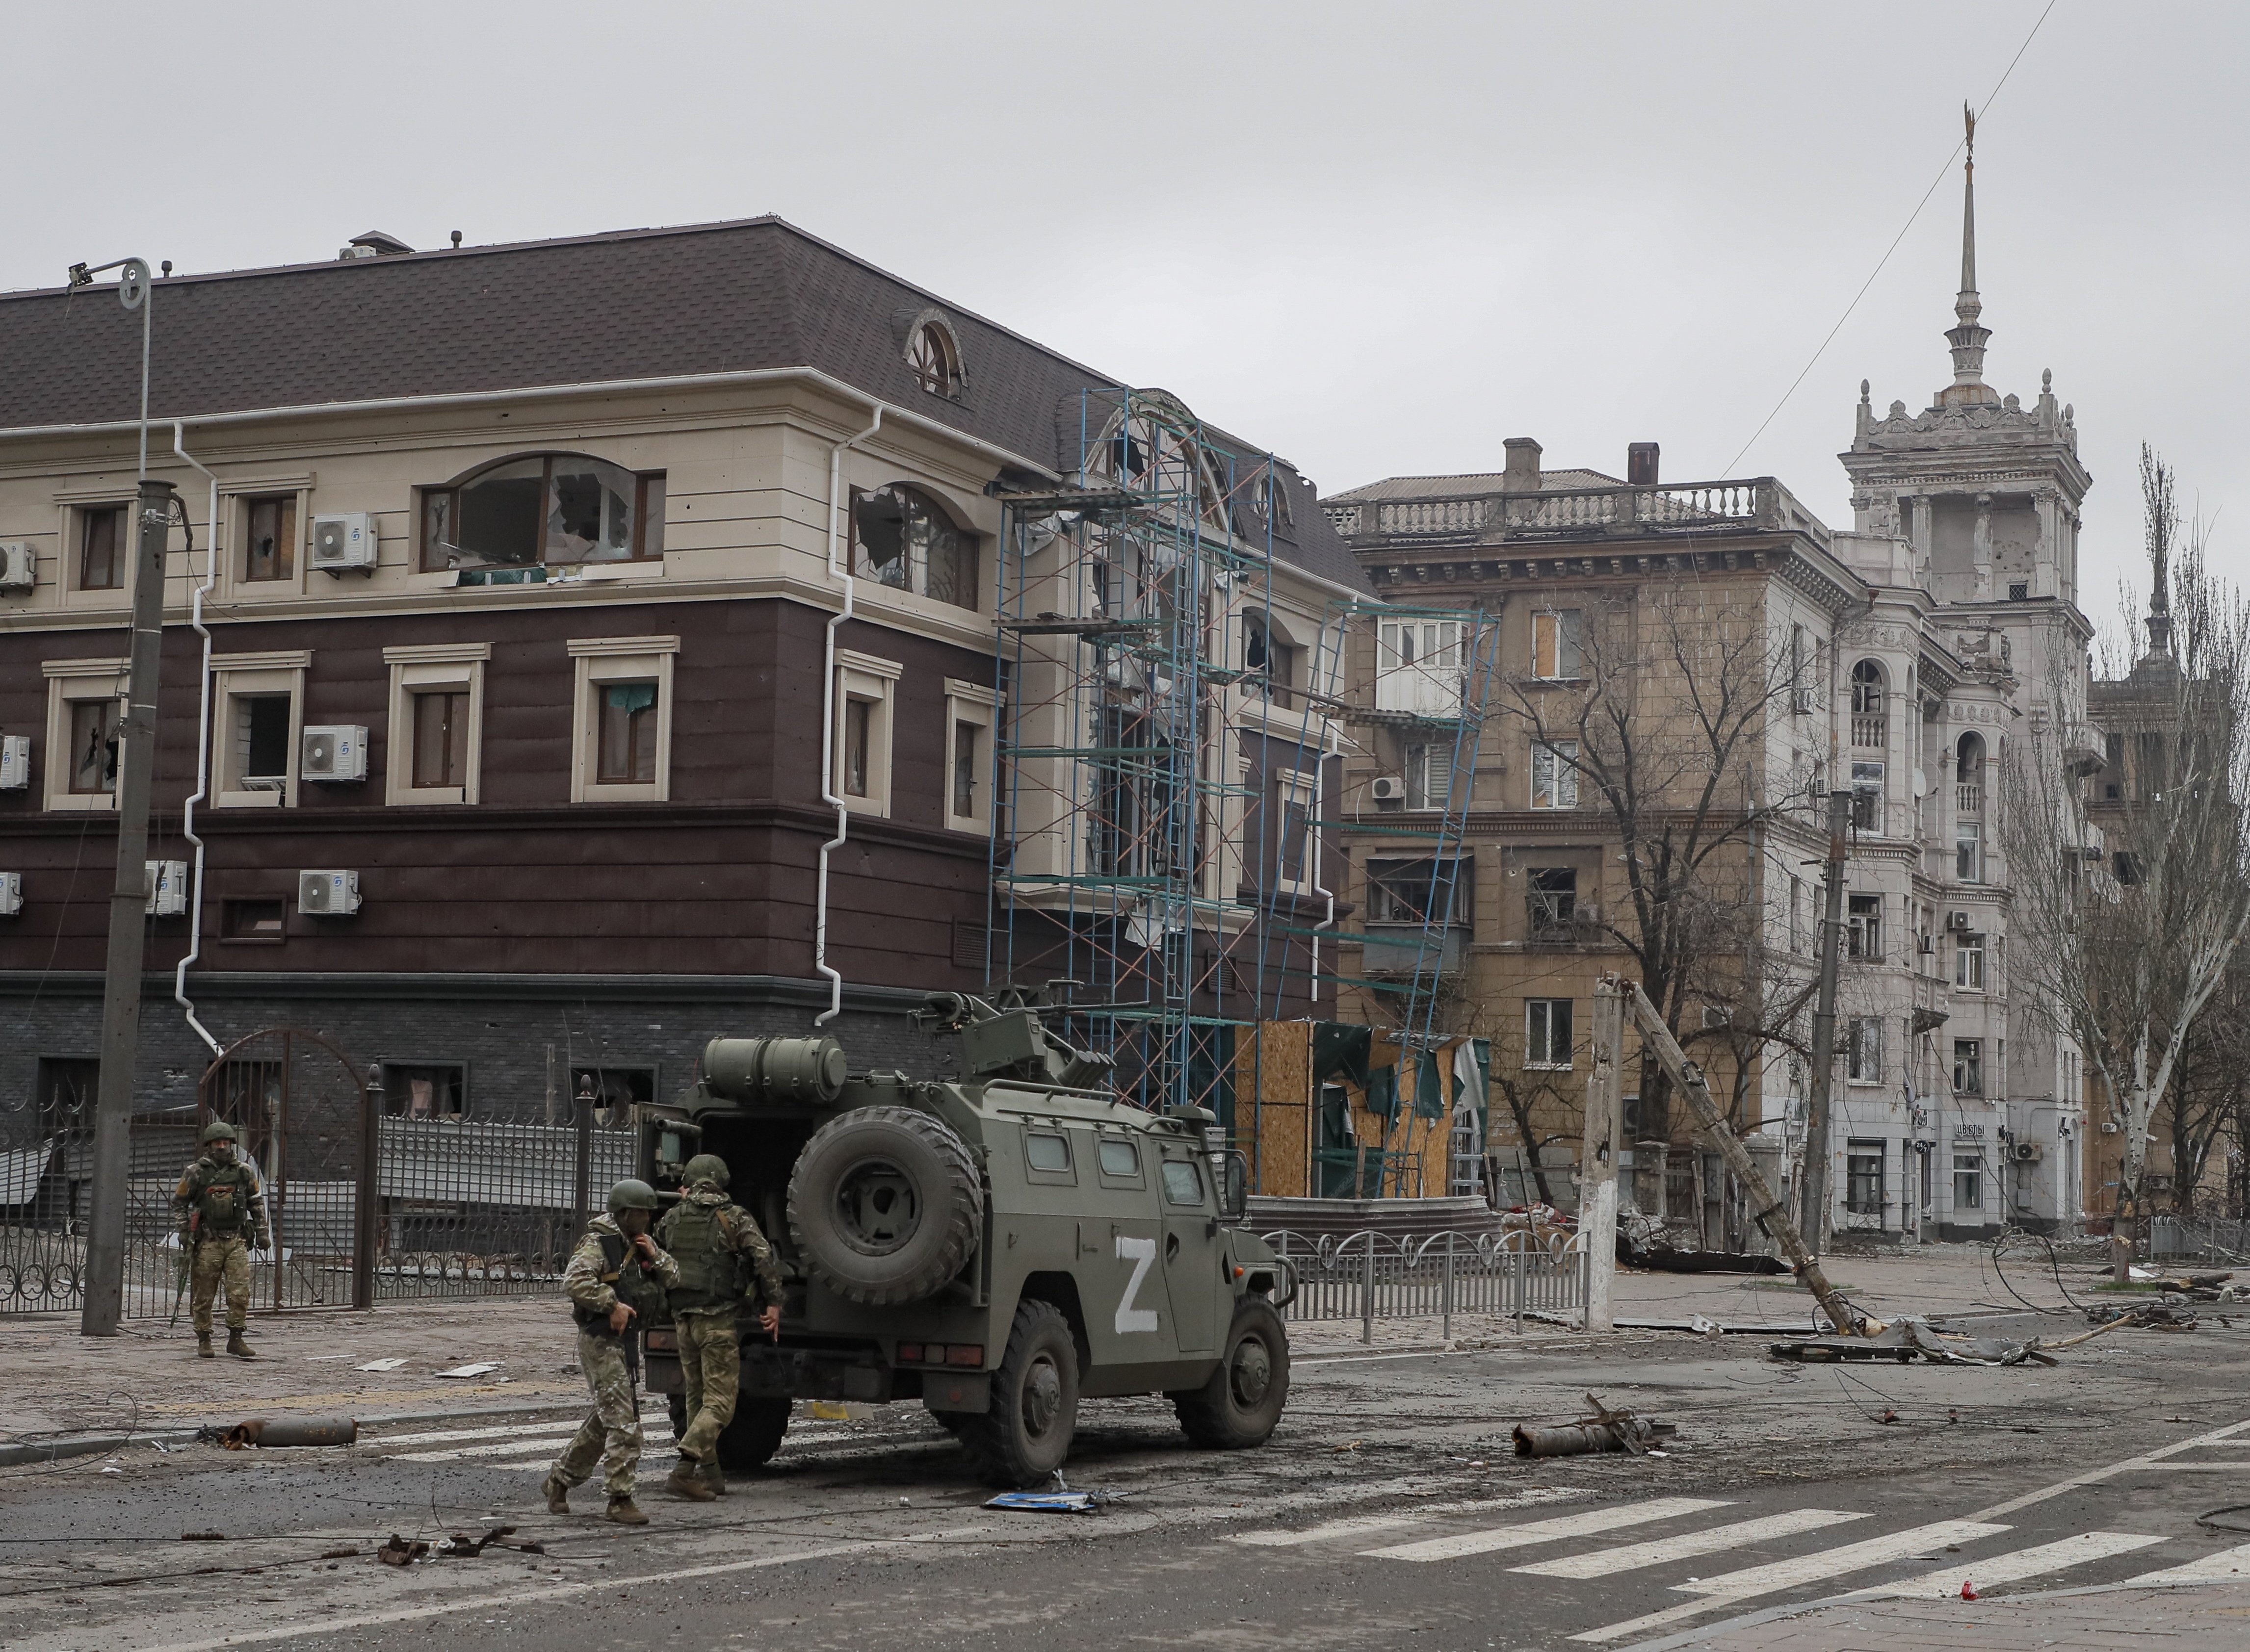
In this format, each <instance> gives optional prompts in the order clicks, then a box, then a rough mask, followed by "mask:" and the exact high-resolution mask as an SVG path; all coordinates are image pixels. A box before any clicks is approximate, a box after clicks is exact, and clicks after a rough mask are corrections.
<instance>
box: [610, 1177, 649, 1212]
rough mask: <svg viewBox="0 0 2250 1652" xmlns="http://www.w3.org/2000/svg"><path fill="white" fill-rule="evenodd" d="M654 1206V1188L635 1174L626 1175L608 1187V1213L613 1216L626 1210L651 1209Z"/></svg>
mask: <svg viewBox="0 0 2250 1652" xmlns="http://www.w3.org/2000/svg"><path fill="white" fill-rule="evenodd" d="M655 1208H657V1205H656V1189H655V1188H653V1187H650V1186H649V1185H648V1184H647V1183H646V1182H645V1181H643V1180H640V1179H639V1178H638V1177H637V1176H627V1177H626V1178H625V1180H623V1181H620V1182H617V1183H614V1184H612V1185H611V1188H610V1214H611V1215H613V1216H615V1215H623V1214H624V1213H625V1211H628V1210H653V1209H655Z"/></svg>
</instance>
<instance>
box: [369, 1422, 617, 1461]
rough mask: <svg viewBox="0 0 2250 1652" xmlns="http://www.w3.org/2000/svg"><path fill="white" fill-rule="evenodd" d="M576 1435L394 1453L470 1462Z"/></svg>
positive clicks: (554, 1444) (553, 1447)
mask: <svg viewBox="0 0 2250 1652" xmlns="http://www.w3.org/2000/svg"><path fill="white" fill-rule="evenodd" d="M643 1432H645V1430H644V1431H643ZM576 1437H577V1430H576V1429H575V1428H573V1429H572V1430H571V1431H570V1432H569V1434H559V1435H548V1436H547V1437H546V1438H544V1439H540V1440H499V1441H494V1442H492V1443H491V1444H489V1445H473V1446H452V1447H449V1448H447V1449H445V1450H442V1451H402V1452H400V1453H399V1454H398V1461H399V1462H401V1463H470V1462H473V1461H475V1460H476V1459H477V1458H479V1457H520V1456H524V1455H526V1454H527V1453H536V1452H542V1451H560V1450H561V1449H563V1447H564V1446H566V1445H569V1443H570V1442H571V1441H572V1440H573V1439H575V1438H576Z"/></svg>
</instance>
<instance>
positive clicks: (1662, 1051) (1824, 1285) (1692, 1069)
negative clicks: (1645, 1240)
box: [1589, 975, 1883, 1337]
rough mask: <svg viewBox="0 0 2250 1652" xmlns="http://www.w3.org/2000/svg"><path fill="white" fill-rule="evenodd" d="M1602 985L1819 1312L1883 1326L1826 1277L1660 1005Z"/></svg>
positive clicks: (1619, 983)
mask: <svg viewBox="0 0 2250 1652" xmlns="http://www.w3.org/2000/svg"><path fill="white" fill-rule="evenodd" d="M1602 988H1608V990H1609V991H1610V992H1611V993H1612V994H1613V995H1616V996H1617V997H1620V998H1622V999H1623V1000H1624V1001H1625V1008H1626V1010H1627V1011H1629V1012H1630V1013H1631V1015H1632V1019H1633V1023H1634V1024H1635V1025H1636V1026H1637V1027H1639V1029H1640V1037H1641V1043H1643V1044H1644V1045H1645V1046H1646V1048H1647V1049H1648V1050H1649V1051H1650V1052H1651V1053H1652V1054H1653V1055H1654V1056H1655V1057H1656V1060H1657V1063H1658V1064H1659V1065H1660V1066H1661V1067H1662V1068H1663V1069H1664V1070H1665V1073H1666V1075H1667V1077H1670V1079H1671V1080H1672V1082H1673V1083H1674V1084H1677V1085H1678V1086H1679V1087H1680V1092H1681V1094H1682V1095H1684V1096H1685V1097H1687V1110H1688V1111H1689V1112H1692V1113H1694V1115H1695V1122H1696V1124H1697V1125H1700V1126H1701V1128H1702V1132H1703V1136H1704V1139H1706V1140H1707V1141H1708V1142H1709V1143H1710V1145H1711V1146H1712V1147H1713V1148H1714V1149H1715V1151H1716V1152H1717V1153H1718V1155H1719V1157H1720V1158H1722V1159H1723V1160H1726V1161H1727V1168H1728V1169H1729V1170H1731V1171H1733V1172H1734V1173H1735V1179H1736V1180H1737V1181H1739V1182H1741V1183H1742V1186H1743V1192H1744V1193H1745V1194H1748V1195H1749V1199H1750V1215H1751V1217H1752V1219H1753V1220H1755V1221H1756V1222H1757V1224H1758V1226H1759V1227H1760V1228H1762V1229H1764V1230H1765V1231H1766V1232H1767V1233H1769V1234H1770V1235H1772V1236H1773V1239H1774V1242H1775V1243H1777V1244H1778V1245H1779V1246H1780V1247H1781V1249H1782V1254H1783V1255H1784V1256H1787V1257H1788V1258H1789V1261H1790V1263H1791V1272H1793V1273H1794V1274H1796V1276H1797V1277H1798V1281H1799V1282H1800V1283H1802V1284H1804V1286H1805V1289H1806V1290H1808V1291H1812V1294H1813V1297H1814V1298H1816V1299H1817V1300H1818V1301H1819V1304H1820V1308H1821V1311H1823V1312H1824V1313H1826V1315H1827V1316H1828V1322H1829V1323H1830V1324H1831V1325H1834V1326H1835V1327H1836V1329H1837V1330H1839V1331H1841V1332H1847V1333H1849V1334H1851V1335H1853V1336H1861V1337H1870V1336H1874V1334H1875V1333H1876V1332H1880V1331H1881V1330H1882V1329H1883V1326H1882V1324H1881V1322H1880V1321H1879V1320H1875V1319H1871V1318H1868V1317H1867V1315H1865V1314H1863V1313H1861V1312H1860V1311H1859V1310H1858V1309H1857V1308H1854V1307H1853V1305H1852V1304H1850V1303H1848V1302H1846V1301H1845V1300H1844V1298H1843V1296H1842V1295H1841V1294H1840V1293H1839V1291H1837V1289H1836V1287H1835V1286H1833V1285H1832V1284H1829V1283H1828V1276H1827V1275H1826V1274H1825V1273H1823V1272H1822V1271H1821V1269H1820V1263H1819V1259H1818V1258H1816V1257H1815V1256H1813V1254H1812V1250H1811V1249H1810V1248H1809V1247H1808V1246H1807V1245H1806V1244H1805V1236H1804V1235H1803V1234H1802V1233H1801V1232H1799V1231H1798V1226H1797V1223H1796V1222H1792V1221H1791V1219H1790V1215H1789V1209H1788V1207H1787V1206H1786V1205H1784V1203H1783V1202H1782V1201H1781V1200H1780V1199H1779V1198H1778V1197H1777V1196H1776V1194H1775V1193H1774V1191H1773V1189H1772V1188H1770V1187H1767V1186H1766V1181H1765V1178H1764V1177H1763V1176H1762V1175H1760V1174H1758V1170H1757V1166H1756V1165H1755V1164H1753V1163H1751V1162H1750V1153H1749V1150H1748V1149H1746V1148H1745V1147H1744V1146H1743V1144H1742V1143H1741V1142H1740V1141H1739V1140H1737V1139H1736V1136H1735V1132H1733V1131H1732V1130H1730V1129H1729V1128H1728V1127H1727V1118H1726V1115H1725V1114H1724V1113H1722V1112H1720V1111H1719V1104H1718V1103H1717V1102H1715V1101H1714V1100H1712V1099H1711V1087H1710V1086H1709V1085H1708V1084H1705V1083H1704V1082H1703V1071H1702V1069H1701V1068H1700V1067H1698V1066H1697V1065H1696V1064H1695V1063H1694V1062H1692V1061H1690V1060H1688V1059H1687V1051H1685V1050H1681V1048H1680V1043H1679V1041H1678V1040H1677V1039H1675V1038H1674V1037H1673V1036H1672V1029H1670V1028H1669V1027H1667V1026H1666V1025H1665V1024H1664V1017H1663V1016H1661V1015H1658V1014H1657V1013H1656V1006H1655V1005H1654V1004H1652V1003H1651V1002H1648V995H1647V994H1646V993H1645V992H1643V991H1642V990H1641V988H1640V983H1639V981H1625V980H1623V979H1621V978H1620V977H1618V976H1615V975H1605V976H1604V977H1603V978H1602V983H1601V987H1598V988H1596V989H1595V990H1596V991H1597V993H1599V992H1600V991H1601V990H1602ZM1594 1002H1595V1004H1596V1005H1597V1007H1598V1006H1599V1005H1600V1004H1601V1002H1603V1000H1602V999H1601V998H1600V997H1597V998H1596V999H1595V1001H1594ZM1595 1059H1596V1061H1597V1063H1598V1062H1599V1060H1600V1056H1599V1053H1598V1052H1597V1054H1596V1057H1595ZM1589 1242H1590V1243H1591V1240H1589Z"/></svg>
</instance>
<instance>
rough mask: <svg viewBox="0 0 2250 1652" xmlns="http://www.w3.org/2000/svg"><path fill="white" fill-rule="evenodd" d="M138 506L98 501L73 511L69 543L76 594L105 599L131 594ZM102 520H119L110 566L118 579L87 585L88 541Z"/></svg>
mask: <svg viewBox="0 0 2250 1652" xmlns="http://www.w3.org/2000/svg"><path fill="white" fill-rule="evenodd" d="M137 502H138V501H137V499H121V500H119V501H117V502H115V503H108V502H106V501H100V500H96V501H92V502H89V503H87V504H83V505H78V506H72V509H71V519H70V539H69V540H68V547H69V555H70V589H72V590H73V591H86V592H98V593H101V594H103V595H107V594H108V593H110V592H113V591H114V592H115V593H117V594H118V595H126V594H127V592H128V590H129V589H130V587H131V585H132V574H133V561H134V557H133V552H134V549H135V547H134V544H133V533H132V527H133V510H134V506H135V504H136V503H137ZM98 517H114V519H115V520H116V524H117V527H116V536H115V538H114V540H112V541H111V543H110V547H109V566H110V569H111V571H112V572H113V573H114V574H115V575H116V577H115V578H114V579H113V580H110V581H108V582H107V583H104V584H100V585H93V584H89V583H87V582H86V554H87V549H88V547H87V544H86V541H87V540H88V539H90V538H91V537H92V535H93V525H94V520H95V519H96V518H98Z"/></svg>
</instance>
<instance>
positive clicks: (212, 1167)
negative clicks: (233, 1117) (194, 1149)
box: [172, 1119, 273, 1359]
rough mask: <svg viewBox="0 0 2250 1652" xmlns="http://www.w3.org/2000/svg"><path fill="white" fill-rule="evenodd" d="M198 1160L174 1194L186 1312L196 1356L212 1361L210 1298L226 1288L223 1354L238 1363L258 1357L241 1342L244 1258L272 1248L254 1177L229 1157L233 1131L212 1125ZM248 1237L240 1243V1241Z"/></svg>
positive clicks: (246, 1293) (246, 1277)
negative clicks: (183, 1265) (184, 1260)
mask: <svg viewBox="0 0 2250 1652" xmlns="http://www.w3.org/2000/svg"><path fill="white" fill-rule="evenodd" d="M235 1139H236V1137H235V1129H234V1126H233V1125H231V1124H228V1123H227V1122H226V1121H225V1120H224V1119H212V1120H211V1123H209V1124H207V1125H204V1128H203V1133H202V1135H200V1136H198V1137H197V1141H198V1142H199V1143H200V1144H201V1145H202V1147H203V1150H204V1151H203V1156H202V1157H201V1158H199V1159H197V1160H196V1161H195V1163H193V1164H191V1165H190V1166H189V1167H188V1171H187V1174H185V1175H183V1176H182V1177H181V1178H180V1185H179V1186H178V1187H176V1188H175V1189H174V1190H173V1192H172V1212H173V1215H174V1216H175V1217H176V1219H177V1221H178V1222H179V1224H180V1249H183V1250H184V1251H186V1252H187V1253H188V1256H189V1263H188V1267H189V1274H188V1277H189V1279H190V1287H189V1297H188V1306H189V1311H190V1314H191V1315H192V1316H193V1318H194V1320H195V1326H196V1353H197V1357H198V1358H200V1359H211V1358H212V1357H213V1356H212V1354H211V1298H213V1297H215V1296H217V1294H218V1288H219V1286H220V1285H221V1284H224V1285H225V1286H226V1351H227V1352H228V1353H231V1354H232V1355H233V1356H234V1357H235V1358H236V1359H256V1358H257V1357H258V1355H257V1353H256V1351H255V1350H253V1349H252V1347H251V1346H250V1344H249V1343H247V1342H245V1341H244V1340H243V1335H242V1333H243V1331H244V1329H245V1327H246V1326H247V1325H249V1323H250V1253H251V1252H252V1250H264V1249H266V1248H267V1247H268V1246H269V1245H270V1244H271V1243H272V1242H273V1235H272V1233H271V1231H270V1229H269V1228H268V1226H267V1224H266V1195H265V1194H264V1193H263V1192H262V1191H261V1190H260V1189H259V1186H258V1173H257V1172H256V1171H255V1170H253V1169H252V1168H251V1167H250V1165H249V1163H248V1162H247V1161H246V1160H244V1159H242V1158H241V1157H240V1156H239V1155H238V1153H236V1151H235ZM245 1235H247V1236H248V1239H247V1242H245Z"/></svg>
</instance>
